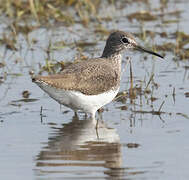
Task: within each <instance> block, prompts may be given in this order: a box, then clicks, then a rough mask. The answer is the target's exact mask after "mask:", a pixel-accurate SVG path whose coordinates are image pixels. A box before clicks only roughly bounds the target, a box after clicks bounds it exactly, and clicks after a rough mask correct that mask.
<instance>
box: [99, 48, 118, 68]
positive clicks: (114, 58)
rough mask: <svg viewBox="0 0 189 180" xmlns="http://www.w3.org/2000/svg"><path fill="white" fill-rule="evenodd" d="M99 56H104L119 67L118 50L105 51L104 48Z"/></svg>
mask: <svg viewBox="0 0 189 180" xmlns="http://www.w3.org/2000/svg"><path fill="white" fill-rule="evenodd" d="M101 58H106V59H107V60H108V61H109V62H111V63H112V64H114V65H116V66H117V67H118V66H119V67H121V60H122V55H121V52H120V51H106V48H105V49H104V51H103V54H102V56H101Z"/></svg>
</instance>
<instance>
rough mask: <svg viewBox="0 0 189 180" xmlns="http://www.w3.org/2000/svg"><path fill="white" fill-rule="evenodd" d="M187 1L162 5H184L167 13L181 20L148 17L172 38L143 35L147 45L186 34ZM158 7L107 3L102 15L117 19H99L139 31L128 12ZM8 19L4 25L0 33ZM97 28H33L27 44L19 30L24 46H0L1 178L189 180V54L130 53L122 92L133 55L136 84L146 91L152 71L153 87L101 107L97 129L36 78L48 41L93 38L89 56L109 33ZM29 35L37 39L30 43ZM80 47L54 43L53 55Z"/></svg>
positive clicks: (150, 25)
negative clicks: (26, 96)
mask: <svg viewBox="0 0 189 180" xmlns="http://www.w3.org/2000/svg"><path fill="white" fill-rule="evenodd" d="M153 2H154V3H153ZM188 5H189V4H188V2H187V1H186V2H185V1H179V2H177V1H173V2H169V3H168V8H167V9H165V10H166V11H167V12H172V11H175V10H179V11H180V10H181V11H182V13H181V16H180V17H176V16H174V15H171V16H168V15H167V16H164V17H163V18H164V20H174V19H178V20H179V23H170V24H167V25H165V26H159V25H161V23H162V19H163V18H159V19H158V20H156V21H150V22H145V23H144V28H145V29H148V30H152V31H155V32H167V34H168V38H166V39H163V38H160V37H156V38H155V39H154V42H152V41H149V42H147V40H145V41H142V40H140V43H141V44H142V45H144V46H150V45H152V44H161V43H162V42H166V41H173V42H175V41H176V40H175V39H174V38H173V39H171V37H170V36H171V34H172V33H173V32H175V31H176V30H178V28H179V31H184V32H185V33H189V31H188V29H189V28H188V27H189V23H188V20H189V18H188V13H189V11H188V8H187V6H188ZM117 6H119V5H117ZM159 6H160V4H159V1H152V2H151V3H150V4H149V5H146V4H144V3H134V4H132V5H124V6H123V7H122V8H121V9H119V7H114V6H110V7H108V10H109V12H112V13H108V12H107V14H106V13H102V12H99V14H101V15H103V16H106V15H108V16H110V15H111V16H113V19H112V21H109V22H106V21H103V22H102V24H103V26H105V27H106V28H107V29H109V30H111V29H121V30H124V31H129V32H135V33H137V32H139V30H140V26H141V24H140V23H139V22H138V21H136V20H133V21H132V22H130V21H128V19H127V18H126V16H127V15H128V14H129V13H133V12H136V10H139V9H140V10H147V9H149V8H150V9H152V12H154V13H157V14H158V13H160V11H156V10H155V9H154V8H158V7H159ZM104 8H105V7H104ZM118 10H119V11H118ZM102 11H103V9H102ZM3 22H4V21H3ZM4 26H5V27H6V25H4ZM4 26H3V25H2V26H1V27H0V28H1V32H3V30H4V29H3V28H4ZM94 29H95V24H93V23H91V24H89V27H88V28H84V27H83V26H82V25H80V24H75V25H73V26H71V27H64V26H62V25H57V26H55V27H53V28H52V27H51V28H42V27H41V28H38V29H36V30H34V31H32V32H31V33H30V34H29V37H28V39H29V42H30V45H28V42H27V41H26V39H25V37H24V36H23V35H22V34H19V35H18V44H19V46H20V49H19V50H18V51H16V52H14V53H12V51H10V50H7V52H6V53H5V47H4V46H3V45H2V46H1V47H0V54H1V57H2V58H3V62H4V61H5V63H6V66H5V67H3V68H0V76H4V74H5V73H6V74H7V75H6V78H3V83H0V90H1V92H0V142H1V146H0V178H1V179H7V180H9V179H39V180H42V179H137V180H143V179H145V180H148V179H149V180H152V179H153V180H156V179H166V180H168V179H170V180H174V179H175V180H178V179H180V180H185V179H188V177H189V172H188V161H189V154H188V151H189V143H188V137H189V131H188V127H189V101H188V97H187V94H186V93H187V92H189V73H188V66H189V63H188V59H186V60H183V61H180V60H174V54H173V52H166V56H165V60H160V59H159V58H155V57H152V56H149V55H147V59H145V58H144V56H146V55H144V54H142V55H141V54H138V53H127V54H125V55H124V56H123V66H122V67H123V71H122V84H121V89H120V92H122V91H126V92H128V91H129V88H130V78H129V76H130V72H129V63H128V61H127V58H126V56H128V55H129V56H131V57H132V60H131V61H132V71H133V79H134V87H135V86H137V87H141V88H142V89H143V90H144V89H145V87H146V86H147V84H148V81H149V80H150V77H151V75H152V73H154V78H153V80H152V81H151V82H150V84H149V86H148V89H149V93H142V94H141V95H140V93H139V94H137V95H136V98H131V97H129V96H128V95H127V96H126V97H122V98H121V99H117V100H115V101H113V102H112V103H110V104H108V105H106V106H105V107H104V111H103V112H102V113H100V114H97V118H98V119H99V123H98V128H97V129H95V127H96V124H95V123H93V121H91V120H90V119H87V118H85V117H84V116H83V114H82V113H79V118H78V117H75V116H74V113H73V112H72V111H71V110H70V109H67V108H65V107H63V106H62V107H60V105H59V104H58V103H56V102H55V101H54V100H52V99H51V98H49V97H48V96H47V95H46V94H44V92H43V91H42V90H41V89H39V88H38V87H37V86H36V85H35V84H33V83H32V82H31V78H30V75H29V71H31V70H33V71H34V73H35V74H37V73H38V72H39V70H40V66H39V63H40V64H42V65H45V59H46V58H48V57H47V53H46V50H47V49H48V45H49V42H51V43H52V44H53V45H54V44H55V43H56V42H58V41H62V40H64V41H65V42H67V43H73V42H74V41H82V42H83V41H84V42H95V43H96V45H94V46H89V47H85V48H84V51H83V53H84V55H86V56H90V57H91V56H92V57H94V56H99V55H100V54H101V52H102V49H103V47H104V44H105V39H106V37H107V36H102V35H100V34H98V33H97V34H95V33H94ZM88 37H90V38H88ZM32 39H35V40H36V43H32ZM54 46H55V45H54ZM186 46H187V45H186ZM159 53H162V52H159ZM77 54H78V49H77V48H76V46H75V45H72V46H71V47H70V46H69V47H67V46H65V47H64V48H59V47H58V45H57V46H55V47H54V50H53V51H52V52H51V54H50V58H51V59H54V60H56V61H61V60H64V61H71V60H73V59H74V57H76V56H77ZM0 62H1V61H0ZM44 74H45V73H44ZM24 90H28V91H29V92H30V93H31V95H30V96H29V99H28V100H26V99H24V98H23V97H22V92H23V91H24ZM25 101H27V102H25ZM162 103H163V106H162V108H161V109H160V111H159V108H160V106H161V104H162ZM41 106H42V107H43V110H42V115H40V109H41Z"/></svg>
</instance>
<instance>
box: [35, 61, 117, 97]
mask: <svg viewBox="0 0 189 180" xmlns="http://www.w3.org/2000/svg"><path fill="white" fill-rule="evenodd" d="M99 61H101V62H100V63H99ZM35 81H38V82H45V83H47V84H48V85H50V86H53V87H56V88H58V89H64V90H73V91H79V92H82V93H84V94H86V95H97V94H99V93H103V92H105V91H108V90H110V89H112V88H114V87H117V86H118V85H119V81H120V77H119V75H118V72H117V71H116V70H115V69H114V67H112V64H110V63H107V59H103V58H98V59H91V60H88V61H87V62H86V61H84V62H80V63H77V64H72V65H70V66H69V67H67V68H66V69H64V70H63V71H62V72H61V73H60V74H55V75H48V76H36V77H35V78H34V82H35Z"/></svg>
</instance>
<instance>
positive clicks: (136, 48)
mask: <svg viewBox="0 0 189 180" xmlns="http://www.w3.org/2000/svg"><path fill="white" fill-rule="evenodd" d="M135 50H137V51H141V52H146V53H149V54H153V55H155V56H158V57H160V58H162V59H163V58H164V57H163V56H161V55H160V54H157V53H155V52H153V51H150V50H148V49H145V48H143V47H141V46H139V45H135Z"/></svg>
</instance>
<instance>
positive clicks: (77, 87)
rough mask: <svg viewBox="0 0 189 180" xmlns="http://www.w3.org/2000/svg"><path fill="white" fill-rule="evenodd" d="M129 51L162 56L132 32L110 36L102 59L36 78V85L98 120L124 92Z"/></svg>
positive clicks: (72, 107)
mask: <svg viewBox="0 0 189 180" xmlns="http://www.w3.org/2000/svg"><path fill="white" fill-rule="evenodd" d="M125 50H135V51H140V52H146V53H149V54H152V55H155V56H158V57H159V58H164V57H163V56H162V55H160V54H158V53H156V52H153V51H151V50H148V49H146V48H144V47H142V46H140V45H139V44H138V43H137V42H136V40H135V38H134V36H133V35H132V34H130V33H128V32H124V31H120V30H116V31H113V32H112V33H110V35H109V37H108V38H107V40H106V45H105V47H104V50H103V53H102V55H101V56H100V57H97V58H89V59H87V60H85V61H80V62H78V63H73V64H71V65H69V66H68V67H66V68H65V69H63V70H62V71H60V72H59V73H57V74H51V75H46V76H42V75H35V76H33V77H32V82H34V83H36V84H37V85H38V86H39V87H40V88H41V89H42V90H44V91H45V92H46V93H47V94H48V95H49V96H50V97H51V98H53V99H54V100H56V101H57V102H58V103H60V104H62V105H64V106H66V107H69V108H71V109H72V110H73V111H74V112H77V111H78V110H80V111H82V112H84V113H86V114H89V115H90V117H92V118H95V114H96V111H97V110H98V109H100V108H101V107H103V106H104V105H106V104H108V103H110V102H111V101H112V100H113V99H114V98H115V96H116V95H117V93H118V92H119V88H120V81H121V62H122V54H123V52H124V51H125Z"/></svg>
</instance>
